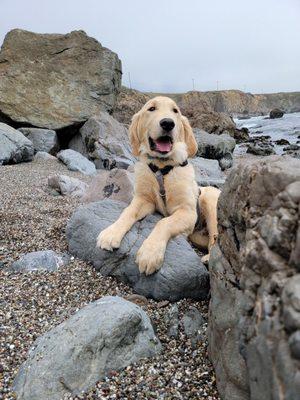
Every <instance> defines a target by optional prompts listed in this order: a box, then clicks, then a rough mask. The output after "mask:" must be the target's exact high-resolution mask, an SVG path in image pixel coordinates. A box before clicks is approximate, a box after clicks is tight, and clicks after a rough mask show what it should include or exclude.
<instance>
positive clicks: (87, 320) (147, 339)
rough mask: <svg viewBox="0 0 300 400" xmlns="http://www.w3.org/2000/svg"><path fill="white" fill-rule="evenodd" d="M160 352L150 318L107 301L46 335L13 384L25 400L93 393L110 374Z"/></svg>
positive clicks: (51, 399)
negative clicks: (95, 386)
mask: <svg viewBox="0 0 300 400" xmlns="http://www.w3.org/2000/svg"><path fill="white" fill-rule="evenodd" d="M160 351H161V345H160V342H159V340H158V339H157V338H156V336H155V334H154V332H153V328H152V325H151V322H150V319H149V317H148V316H147V314H146V313H145V312H144V311H143V310H142V309H141V308H140V307H138V306H137V305H135V304H133V303H131V302H128V301H126V300H123V299H121V298H119V297H109V296H107V297H103V298H101V299H100V300H97V301H95V302H93V303H90V304H88V305H87V306H85V307H84V308H82V309H81V310H80V311H78V312H77V313H75V314H74V315H73V316H72V317H71V318H69V319H68V320H66V321H65V322H63V323H61V324H60V325H58V326H57V327H55V328H53V329H51V330H50V331H49V332H47V333H45V334H44V335H43V336H41V337H40V338H39V339H37V341H36V342H35V344H34V347H33V348H32V350H31V351H30V352H29V354H28V359H27V361H25V363H24V364H23V366H22V367H21V369H20V371H19V373H18V375H17V377H16V380H15V384H14V389H15V391H16V393H17V396H18V399H20V400H41V399H43V400H60V399H62V398H63V397H64V396H65V395H70V394H72V395H73V396H76V395H79V394H80V393H81V392H82V391H83V392H84V391H87V390H89V389H90V388H91V387H92V386H94V385H95V383H96V382H97V381H98V380H100V379H101V378H103V377H104V376H105V375H106V374H107V373H108V372H109V371H111V370H114V371H115V370H119V369H122V368H124V367H126V366H128V365H130V364H132V363H134V362H136V361H139V360H140V359H141V358H145V357H152V356H155V355H157V354H158V353H159V352H160Z"/></svg>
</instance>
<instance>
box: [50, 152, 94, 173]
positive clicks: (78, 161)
mask: <svg viewBox="0 0 300 400" xmlns="http://www.w3.org/2000/svg"><path fill="white" fill-rule="evenodd" d="M57 158H58V159H59V160H60V161H62V162H63V163H64V164H65V165H66V166H67V167H68V169H69V170H70V171H79V172H81V173H82V174H85V175H95V174H96V167H95V164H94V163H92V161H90V160H88V159H87V158H86V157H84V156H83V155H82V154H80V153H78V151H75V150H71V149H67V150H62V151H60V152H59V153H58V154H57Z"/></svg>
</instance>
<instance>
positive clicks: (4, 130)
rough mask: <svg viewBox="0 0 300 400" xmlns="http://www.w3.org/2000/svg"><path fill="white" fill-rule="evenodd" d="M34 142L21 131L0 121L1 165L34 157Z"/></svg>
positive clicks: (29, 159)
mask: <svg viewBox="0 0 300 400" xmlns="http://www.w3.org/2000/svg"><path fill="white" fill-rule="evenodd" d="M33 154H34V149H33V144H32V142H31V141H30V140H28V139H27V138H26V137H25V136H24V135H23V134H22V133H21V132H19V131H17V130H16V129H14V128H12V127H11V126H9V125H6V124H3V123H2V122H0V165H2V164H14V163H20V162H23V161H31V160H32V159H33Z"/></svg>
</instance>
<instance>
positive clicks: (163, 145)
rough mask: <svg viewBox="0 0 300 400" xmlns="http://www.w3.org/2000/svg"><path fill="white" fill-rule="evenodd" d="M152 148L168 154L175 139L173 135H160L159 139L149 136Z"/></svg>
mask: <svg viewBox="0 0 300 400" xmlns="http://www.w3.org/2000/svg"><path fill="white" fill-rule="evenodd" d="M149 144H150V149H151V150H153V151H157V152H158V153H162V154H166V153H169V152H170V151H171V150H172V147H173V139H172V138H171V136H160V137H159V138H158V139H155V140H154V139H152V138H151V137H149Z"/></svg>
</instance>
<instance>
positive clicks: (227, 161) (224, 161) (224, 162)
mask: <svg viewBox="0 0 300 400" xmlns="http://www.w3.org/2000/svg"><path fill="white" fill-rule="evenodd" d="M218 161H219V166H220V168H221V170H222V171H224V170H225V169H229V168H231V167H232V166H233V157H232V154H230V153H227V154H225V156H224V157H223V158H221V159H220V160H218Z"/></svg>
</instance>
